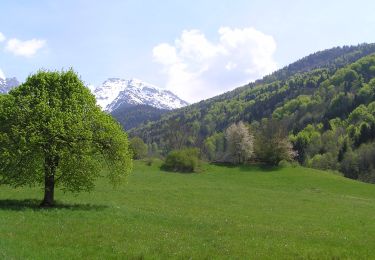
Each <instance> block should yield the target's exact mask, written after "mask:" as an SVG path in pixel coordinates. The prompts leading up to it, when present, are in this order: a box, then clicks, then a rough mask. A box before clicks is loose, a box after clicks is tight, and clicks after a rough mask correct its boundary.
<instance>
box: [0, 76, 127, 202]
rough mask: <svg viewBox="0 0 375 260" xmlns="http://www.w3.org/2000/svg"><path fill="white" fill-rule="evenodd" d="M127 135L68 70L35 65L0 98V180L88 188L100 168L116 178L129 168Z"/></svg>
mask: <svg viewBox="0 0 375 260" xmlns="http://www.w3.org/2000/svg"><path fill="white" fill-rule="evenodd" d="M128 146H129V145H128V139H127V135H126V133H125V132H124V131H123V130H122V128H121V127H120V126H119V124H118V123H116V122H115V121H114V120H113V119H112V118H111V117H110V116H109V115H107V114H106V113H104V112H102V111H101V110H100V108H99V107H98V106H97V105H96V101H95V97H94V96H93V95H92V94H91V93H90V91H89V89H88V88H86V87H85V86H84V84H83V82H82V81H81V80H80V78H79V77H78V75H77V74H76V73H75V72H74V71H73V70H68V71H61V72H57V71H56V72H50V71H39V72H37V73H36V74H34V75H31V76H29V77H28V78H27V79H26V82H25V83H23V84H22V85H20V86H19V87H17V88H15V89H13V90H12V91H10V93H9V94H8V95H5V96H2V97H1V98H0V184H6V185H10V186H13V187H18V186H24V185H41V184H43V185H44V200H43V202H42V204H41V205H42V206H53V205H54V188H55V186H59V187H61V188H62V189H63V190H64V191H71V192H80V191H89V190H91V189H92V188H93V187H94V180H95V179H96V178H97V177H99V176H101V175H102V174H106V175H107V176H108V177H109V180H110V181H111V182H112V183H113V184H118V183H120V181H121V180H122V179H124V178H125V177H126V176H127V175H128V174H129V173H130V171H131V168H132V160H131V153H130V152H129V149H128Z"/></svg>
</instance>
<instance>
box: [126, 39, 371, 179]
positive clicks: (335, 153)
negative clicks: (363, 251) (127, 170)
mask: <svg viewBox="0 0 375 260" xmlns="http://www.w3.org/2000/svg"><path fill="white" fill-rule="evenodd" d="M371 53H375V44H362V45H358V46H354V47H353V46H352V47H342V48H333V49H330V50H326V51H322V52H318V53H315V54H312V55H310V56H308V57H306V58H303V59H301V60H299V61H297V62H296V63H293V64H291V65H289V66H287V67H285V68H283V69H281V70H279V71H277V72H275V73H273V74H271V75H269V76H266V77H265V78H264V79H262V80H259V81H257V82H255V83H251V84H249V85H248V86H245V87H241V88H238V89H236V90H234V91H231V92H228V93H225V94H223V95H220V96H217V97H214V98H211V99H208V100H206V101H201V102H199V103H197V104H193V105H191V106H188V107H185V108H182V109H179V110H175V111H173V112H170V113H166V114H164V115H162V116H161V119H160V120H158V121H154V122H148V123H147V124H144V125H143V126H141V127H139V128H136V129H132V130H131V131H130V135H132V136H139V137H141V138H142V139H143V140H144V141H145V142H146V143H147V144H148V145H149V147H150V149H151V150H155V151H154V152H156V150H157V152H159V153H161V154H163V155H165V154H167V153H168V152H170V151H171V150H174V149H179V148H182V147H197V148H199V149H200V150H201V151H202V152H203V153H202V154H204V155H206V157H207V158H206V159H208V160H217V159H218V158H217V156H219V155H220V149H223V148H222V143H224V141H223V140H224V138H225V137H224V134H223V133H224V132H225V130H226V129H227V128H228V127H229V126H230V125H231V124H233V123H236V122H239V121H243V122H245V123H249V124H250V128H253V129H256V128H257V127H259V125H261V122H262V121H264V120H265V119H267V118H268V119H270V118H272V119H273V120H275V121H278V122H279V123H280V125H281V126H282V127H284V128H285V129H286V130H287V132H288V135H289V141H291V143H292V144H293V148H294V150H295V151H296V152H297V153H298V156H297V158H296V159H297V160H298V162H300V163H301V164H302V165H306V166H310V167H314V168H320V169H332V170H338V171H341V172H342V173H343V174H344V175H345V176H346V177H349V178H353V179H359V180H362V181H367V182H375V102H374V101H375V55H373V54H371ZM213 147H214V148H213Z"/></svg>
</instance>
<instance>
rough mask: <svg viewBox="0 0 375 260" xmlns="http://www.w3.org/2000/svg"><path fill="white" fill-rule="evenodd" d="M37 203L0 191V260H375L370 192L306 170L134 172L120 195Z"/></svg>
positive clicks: (104, 187) (30, 193) (104, 192)
mask: <svg viewBox="0 0 375 260" xmlns="http://www.w3.org/2000/svg"><path fill="white" fill-rule="evenodd" d="M41 197H42V191H41V189H40V188H22V189H10V188H5V187H1V188H0V259H21V258H22V259H24V258H29V259H56V258H59V259H61V258H65V259H111V258H115V259H116V258H118V259H123V258H125V259H129V258H130V259H142V258H145V259H154V258H157V259H165V258H178V259H205V258H209V259H212V258H213V259H217V258H231V259H276V258H277V259H284V258H287V259H290V258H308V259H333V258H335V259H371V258H375V185H371V184H365V183H360V182H356V181H352V180H349V179H345V178H343V177H340V176H337V175H333V174H330V173H326V172H321V171H317V170H312V169H305V168H298V167H297V168H281V169H274V170H262V169H260V168H257V167H235V168H231V167H223V166H221V167H219V166H212V165H209V166H206V170H205V171H204V172H203V173H200V174H175V173H167V172H161V171H160V170H159V168H158V165H154V166H146V165H145V164H143V163H142V162H136V165H135V170H134V173H133V174H132V175H131V176H130V177H129V179H128V183H127V184H126V185H123V186H121V187H120V188H118V189H115V190H114V189H113V188H112V187H111V186H109V185H108V184H107V183H106V181H104V180H101V181H99V182H98V185H97V187H96V189H95V190H94V191H93V192H92V193H83V194H79V195H78V196H73V195H71V194H63V193H61V192H57V194H56V198H57V200H58V201H59V203H60V204H59V207H58V208H56V209H38V208H37V205H38V203H39V199H41Z"/></svg>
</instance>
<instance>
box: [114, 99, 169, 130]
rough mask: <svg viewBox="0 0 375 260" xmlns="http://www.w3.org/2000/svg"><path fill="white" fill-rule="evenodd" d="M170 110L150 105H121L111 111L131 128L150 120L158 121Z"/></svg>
mask: <svg viewBox="0 0 375 260" xmlns="http://www.w3.org/2000/svg"><path fill="white" fill-rule="evenodd" d="M168 111H169V110H166V109H160V108H155V107H152V106H149V105H134V106H129V105H125V106H120V107H118V108H117V109H115V110H114V111H112V112H111V115H112V116H113V117H114V118H115V119H116V120H117V121H118V122H119V123H120V124H121V125H122V126H123V127H124V129H125V130H129V129H132V128H135V127H138V126H139V125H141V124H144V123H147V122H149V121H156V120H159V119H160V118H161V116H162V115H163V114H165V113H167V112H168Z"/></svg>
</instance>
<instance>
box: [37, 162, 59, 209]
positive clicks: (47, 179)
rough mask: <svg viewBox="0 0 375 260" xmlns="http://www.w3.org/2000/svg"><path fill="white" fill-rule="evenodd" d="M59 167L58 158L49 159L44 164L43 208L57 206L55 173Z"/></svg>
mask: <svg viewBox="0 0 375 260" xmlns="http://www.w3.org/2000/svg"><path fill="white" fill-rule="evenodd" d="M56 167H57V158H53V157H49V156H48V157H47V158H46V159H45V162H44V199H43V201H42V203H41V204H40V206H41V207H46V208H48V207H53V206H54V205H55V200H54V193H55V172H56Z"/></svg>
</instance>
